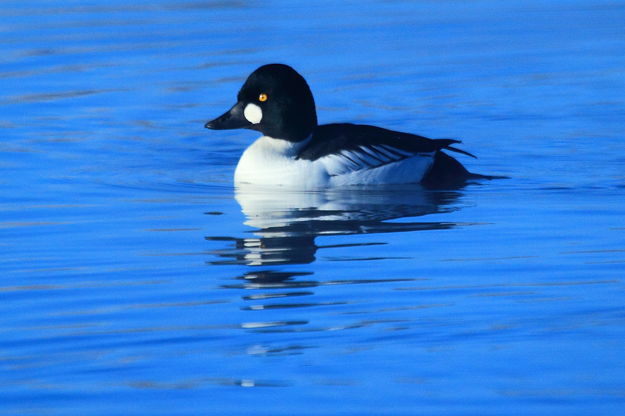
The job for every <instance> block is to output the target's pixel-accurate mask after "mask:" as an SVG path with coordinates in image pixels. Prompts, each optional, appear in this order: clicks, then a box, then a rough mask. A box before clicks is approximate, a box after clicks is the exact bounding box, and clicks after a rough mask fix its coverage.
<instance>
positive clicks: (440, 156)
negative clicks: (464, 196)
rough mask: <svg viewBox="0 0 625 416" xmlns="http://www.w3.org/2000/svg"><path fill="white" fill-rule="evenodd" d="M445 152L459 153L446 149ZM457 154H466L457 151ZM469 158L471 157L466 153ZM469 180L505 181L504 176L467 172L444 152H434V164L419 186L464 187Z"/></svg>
mask: <svg viewBox="0 0 625 416" xmlns="http://www.w3.org/2000/svg"><path fill="white" fill-rule="evenodd" d="M446 149H447V150H453V151H459V149H454V148H450V147H447V148H446ZM459 153H467V152H464V151H459ZM467 154H468V155H469V156H473V155H472V154H470V153H467ZM473 157H475V156H473ZM471 179H484V180H492V179H506V177H505V176H491V175H480V174H479V173H471V172H469V171H468V170H467V169H466V168H465V167H464V166H462V164H461V163H460V162H458V161H457V160H456V159H454V158H453V157H451V156H449V155H448V154H446V153H444V152H440V151H439V152H436V156H435V157H434V164H433V165H432V167H431V168H430V170H429V172H428V173H427V174H426V175H425V177H424V178H423V180H422V181H421V184H422V185H423V186H425V187H427V188H434V189H440V188H457V187H461V186H463V185H466V183H467V181H469V180H471Z"/></svg>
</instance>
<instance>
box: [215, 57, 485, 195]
mask: <svg viewBox="0 0 625 416" xmlns="http://www.w3.org/2000/svg"><path fill="white" fill-rule="evenodd" d="M204 127H206V128H207V129H212V130H228V129H250V130H255V131H257V132H260V133H261V134H262V135H261V136H260V137H259V138H258V139H256V141H254V142H253V143H252V144H251V145H250V146H249V147H247V149H245V150H244V151H243V153H242V155H241V157H240V159H239V162H238V164H237V166H236V169H235V172H234V183H235V185H237V186H238V185H248V186H249V185H258V186H270V187H274V186H277V187H285V188H295V189H301V190H314V189H326V188H335V187H343V186H367V185H373V186H377V185H398V184H420V185H423V186H425V187H431V188H440V187H451V186H454V187H455V186H461V185H464V184H466V183H467V182H468V181H470V180H473V179H494V178H496V177H494V176H487V175H480V174H475V173H471V172H469V171H468V170H467V169H466V168H465V167H464V166H463V165H462V164H461V163H460V162H459V161H458V160H456V159H455V158H454V157H452V156H451V155H450V154H449V152H452V153H456V154H462V155H465V156H469V157H473V158H474V157H475V156H474V155H472V154H471V153H469V152H467V151H464V150H462V149H459V148H457V147H456V145H457V144H459V143H460V141H459V140H456V139H430V138H427V137H423V136H420V135H417V134H411V133H404V132H399V131H394V130H390V129H386V128H382V127H377V126H372V125H365V124H353V123H331V124H318V122H317V111H316V107H315V100H314V97H313V94H312V92H311V89H310V87H309V85H308V83H307V82H306V80H305V79H304V77H302V76H301V75H300V74H299V73H298V72H297V71H295V70H294V69H293V68H292V67H290V66H289V65H286V64H280V63H273V64H267V65H263V66H261V67H259V68H257V69H256V70H255V71H253V72H252V73H251V74H250V75H249V76H248V78H247V79H246V81H245V82H244V83H243V86H242V87H241V89H240V90H239V92H238V94H237V102H236V104H234V105H233V106H232V108H230V109H229V110H228V111H226V112H225V113H224V114H222V115H220V116H219V117H217V118H215V119H213V120H211V121H208V122H207V123H206V124H205V125H204Z"/></svg>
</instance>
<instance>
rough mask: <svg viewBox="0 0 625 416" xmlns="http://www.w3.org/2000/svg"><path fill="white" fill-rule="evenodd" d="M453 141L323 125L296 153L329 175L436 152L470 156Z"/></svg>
mask: <svg viewBox="0 0 625 416" xmlns="http://www.w3.org/2000/svg"><path fill="white" fill-rule="evenodd" d="M456 143H460V142H459V141H458V140H453V139H428V138H425V137H422V136H418V135H415V134H409V133H402V132H397V131H392V130H387V129H383V128H380V127H375V126H367V125H358V124H325V125H321V126H317V127H316V129H315V131H314V132H313V136H312V138H311V140H310V141H309V142H308V143H307V144H306V145H305V146H304V147H302V149H301V150H300V152H299V153H298V156H297V158H298V159H304V160H311V161H313V160H319V159H322V158H323V160H324V162H326V164H327V165H328V166H330V167H331V169H330V173H331V174H332V175H341V174H345V173H349V172H354V171H359V170H365V169H373V168H377V167H381V166H384V165H387V164H390V163H394V162H399V161H401V160H404V159H408V158H411V157H415V156H421V157H427V158H433V157H434V155H435V154H436V152H437V151H439V150H450V151H454V152H458V153H463V154H466V155H469V156H472V157H474V156H473V155H471V154H470V153H467V152H465V151H463V150H460V149H456V148H454V147H451V145H452V144H456Z"/></svg>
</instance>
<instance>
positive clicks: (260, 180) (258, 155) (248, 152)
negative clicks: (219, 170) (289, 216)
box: [234, 136, 330, 189]
mask: <svg viewBox="0 0 625 416" xmlns="http://www.w3.org/2000/svg"><path fill="white" fill-rule="evenodd" d="M307 142H308V140H304V141H302V142H298V143H293V142H289V141H287V140H281V139H274V138H272V137H267V136H262V137H260V138H258V139H257V140H256V141H255V142H254V143H252V145H251V146H250V147H248V148H247V149H245V151H244V152H243V154H242V155H241V159H239V163H238V165H237V168H236V170H235V171H234V182H235V184H237V185H238V184H254V185H269V186H284V187H295V188H302V189H311V188H319V187H324V186H326V185H327V184H328V180H329V178H330V175H328V173H327V172H326V170H325V168H324V166H323V165H321V164H318V163H313V162H311V161H309V160H302V159H295V157H296V156H297V153H298V152H299V150H300V149H301V148H302V147H303V146H304V145H305V144H306V143H307Z"/></svg>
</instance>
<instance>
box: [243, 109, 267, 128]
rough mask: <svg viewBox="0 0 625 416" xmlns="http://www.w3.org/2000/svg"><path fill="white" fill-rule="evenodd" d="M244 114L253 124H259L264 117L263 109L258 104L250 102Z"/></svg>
mask: <svg viewBox="0 0 625 416" xmlns="http://www.w3.org/2000/svg"><path fill="white" fill-rule="evenodd" d="M243 115H244V116H245V118H246V119H247V121H249V122H250V123H252V124H258V123H260V121H261V120H262V119H263V110H261V109H260V107H259V106H257V105H256V104H248V105H246V106H245V110H243Z"/></svg>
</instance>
